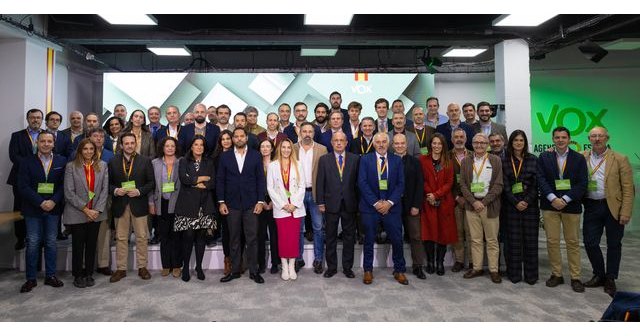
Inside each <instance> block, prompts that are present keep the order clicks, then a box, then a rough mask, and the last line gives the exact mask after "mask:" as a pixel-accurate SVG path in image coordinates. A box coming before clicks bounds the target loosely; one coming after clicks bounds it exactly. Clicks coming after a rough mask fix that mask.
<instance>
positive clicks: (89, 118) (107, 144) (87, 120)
mask: <svg viewBox="0 0 640 336" xmlns="http://www.w3.org/2000/svg"><path fill="white" fill-rule="evenodd" d="M98 127H100V118H99V117H98V114H96V113H95V112H89V113H87V115H86V116H84V132H83V133H82V134H80V135H78V136H77V137H75V138H74V139H73V142H72V145H71V153H73V152H75V151H76V149H78V145H79V144H80V141H82V140H83V139H85V138H88V137H89V130H90V129H93V128H98ZM103 148H104V149H108V150H111V149H112V148H113V141H111V137H107V138H106V139H104V146H103Z"/></svg>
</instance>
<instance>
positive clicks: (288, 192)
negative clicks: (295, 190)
mask: <svg viewBox="0 0 640 336" xmlns="http://www.w3.org/2000/svg"><path fill="white" fill-rule="evenodd" d="M285 194H287V198H291V192H290V191H289V190H285Z"/></svg>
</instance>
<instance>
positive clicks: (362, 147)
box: [349, 136, 375, 156]
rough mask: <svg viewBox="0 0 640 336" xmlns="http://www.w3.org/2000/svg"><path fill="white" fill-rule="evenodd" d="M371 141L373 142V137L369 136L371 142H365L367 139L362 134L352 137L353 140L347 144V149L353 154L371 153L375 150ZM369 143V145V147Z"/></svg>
mask: <svg viewBox="0 0 640 336" xmlns="http://www.w3.org/2000/svg"><path fill="white" fill-rule="evenodd" d="M372 143H373V137H371V142H369V143H367V140H366V139H365V138H364V137H363V136H359V137H357V138H355V139H353V142H351V145H350V146H349V151H350V152H351V153H353V154H358V155H360V156H362V155H364V154H368V153H371V152H373V151H375V148H373V144H372ZM370 144H371V147H369V145H370Z"/></svg>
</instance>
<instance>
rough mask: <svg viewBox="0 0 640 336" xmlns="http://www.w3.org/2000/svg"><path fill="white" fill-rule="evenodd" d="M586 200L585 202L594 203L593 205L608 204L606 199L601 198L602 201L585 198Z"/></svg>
mask: <svg viewBox="0 0 640 336" xmlns="http://www.w3.org/2000/svg"><path fill="white" fill-rule="evenodd" d="M584 200H585V202H586V201H588V202H592V203H605V202H607V199H606V198H601V199H593V198H585V199H584Z"/></svg>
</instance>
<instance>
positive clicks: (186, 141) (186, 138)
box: [178, 123, 220, 156]
mask: <svg viewBox="0 0 640 336" xmlns="http://www.w3.org/2000/svg"><path fill="white" fill-rule="evenodd" d="M195 129H196V125H195V124H189V125H184V126H182V128H180V133H179V134H178V143H179V145H180V150H182V153H183V154H184V153H186V152H188V151H189V146H190V145H191V140H193V137H194V135H195ZM218 136H220V128H219V127H218V126H216V125H214V124H210V123H207V126H206V130H205V133H204V137H205V139H206V140H207V152H206V153H204V156H210V155H211V153H213V150H214V149H216V145H217V144H218Z"/></svg>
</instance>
